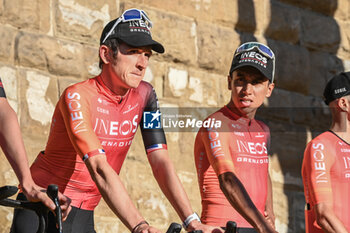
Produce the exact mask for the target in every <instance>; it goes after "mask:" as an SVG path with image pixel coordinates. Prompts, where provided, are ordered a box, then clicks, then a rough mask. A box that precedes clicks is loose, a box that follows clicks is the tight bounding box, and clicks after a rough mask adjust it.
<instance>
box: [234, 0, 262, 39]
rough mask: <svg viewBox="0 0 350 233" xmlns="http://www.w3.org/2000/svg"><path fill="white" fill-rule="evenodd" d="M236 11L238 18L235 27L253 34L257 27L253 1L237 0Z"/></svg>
mask: <svg viewBox="0 0 350 233" xmlns="http://www.w3.org/2000/svg"><path fill="white" fill-rule="evenodd" d="M237 11H238V12H237V16H238V20H237V23H236V24H235V29H236V30H238V31H240V32H248V33H253V34H254V32H255V31H256V29H257V24H256V21H257V20H256V15H255V7H254V1H253V0H238V1H237Z"/></svg>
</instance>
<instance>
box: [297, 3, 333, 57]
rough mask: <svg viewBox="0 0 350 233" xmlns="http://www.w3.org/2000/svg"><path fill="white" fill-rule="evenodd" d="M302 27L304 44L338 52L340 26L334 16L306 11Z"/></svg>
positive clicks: (311, 47)
mask: <svg viewBox="0 0 350 233" xmlns="http://www.w3.org/2000/svg"><path fill="white" fill-rule="evenodd" d="M315 5H318V4H315ZM301 28H302V34H301V38H300V39H301V45H302V46H304V47H306V48H309V49H313V50H318V51H325V52H329V53H333V54H335V53H337V51H338V49H339V46H340V28H339V25H338V23H337V21H335V19H334V18H333V17H330V16H322V15H319V14H317V13H313V12H307V11H304V12H303V13H302V22H301Z"/></svg>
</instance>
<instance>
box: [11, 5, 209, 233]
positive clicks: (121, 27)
mask: <svg viewBox="0 0 350 233" xmlns="http://www.w3.org/2000/svg"><path fill="white" fill-rule="evenodd" d="M151 26H152V22H151V21H150V19H149V18H148V16H147V15H146V13H145V12H144V11H142V10H139V9H129V10H126V11H125V12H124V13H123V14H122V16H120V17H119V18H117V19H115V20H112V21H111V22H109V23H108V24H107V25H106V26H105V28H104V30H103V32H102V35H101V39H100V48H99V56H100V67H101V69H102V71H101V74H100V75H99V76H97V77H95V78H92V79H89V80H86V81H84V82H80V83H77V84H75V85H72V86H70V87H68V88H67V89H66V90H65V91H64V92H63V94H62V96H61V98H60V100H59V102H58V103H57V105H56V109H55V112H54V115H53V118H52V123H51V130H50V135H49V139H48V142H47V146H46V148H45V151H43V152H41V153H40V154H39V155H38V157H37V159H36V161H35V162H34V164H33V165H32V167H31V172H32V175H33V179H34V180H35V182H37V183H38V184H40V185H43V186H47V185H48V184H50V183H57V184H58V186H59V190H60V191H61V192H62V193H64V194H65V195H67V196H68V197H70V198H71V199H72V204H71V205H72V211H71V212H70V214H69V215H68V218H67V221H66V222H65V223H64V224H63V232H65V233H92V232H95V229H94V216H93V210H94V208H95V207H96V205H97V204H98V202H99V201H100V198H101V197H103V198H104V200H105V201H106V203H107V204H108V206H109V207H110V208H111V210H112V211H113V212H114V213H115V214H116V215H117V216H118V217H119V218H120V219H121V221H122V222H123V223H124V224H125V225H126V226H127V227H128V228H129V229H130V231H131V232H133V233H140V232H143V233H160V231H159V230H158V229H156V228H154V227H152V226H150V225H149V224H148V223H147V222H146V221H145V219H144V218H143V217H142V216H141V214H140V213H139V212H138V210H137V209H136V207H135V206H134V204H133V202H132V201H131V199H130V197H129V196H128V194H127V192H126V190H125V187H124V186H123V184H122V182H121V180H120V178H119V175H118V174H119V171H120V169H121V166H122V164H123V161H124V159H125V156H126V154H127V151H128V149H129V147H130V145H131V142H132V140H133V138H134V135H135V133H136V130H137V128H138V125H140V126H141V133H142V137H143V141H144V145H145V148H146V151H147V158H148V161H149V163H150V166H151V168H152V171H153V174H154V176H155V178H156V180H157V182H158V184H159V186H160V188H161V190H162V191H163V192H164V194H165V195H166V197H167V198H168V200H169V201H170V203H171V204H172V205H173V207H174V209H175V210H176V212H177V213H178V215H179V217H180V218H181V220H182V221H184V225H185V226H186V230H203V231H204V232H208V231H209V230H210V229H212V227H208V226H205V225H203V224H201V223H200V219H199V218H198V217H196V214H195V213H193V211H192V208H191V206H190V203H189V200H188V197H187V195H186V193H185V192H184V189H183V187H182V185H181V183H180V181H179V178H178V177H177V175H176V173H175V169H174V166H173V164H172V163H171V161H170V159H169V156H168V152H167V147H166V141H165V136H164V132H163V130H162V129H145V128H143V124H142V123H143V120H142V117H143V113H144V112H146V111H148V112H151V113H152V112H157V111H158V108H159V106H158V101H157V97H156V94H155V92H154V90H153V88H152V86H151V85H150V84H149V83H146V82H144V81H142V79H143V77H144V75H145V71H146V68H147V66H148V62H149V59H150V57H151V55H152V50H154V51H156V52H158V53H163V52H164V48H163V46H162V45H161V44H160V43H158V42H156V41H154V40H153V39H152V37H151V32H150V28H151ZM156 116H157V115H155V117H156ZM19 198H20V197H19ZM22 198H23V197H22ZM33 215H34V217H35V213H28V212H26V211H24V210H16V212H15V215H14V221H13V225H12V232H13V233H15V232H16V233H22V232H25V233H32V232H35V230H36V227H35V222H37V220H36V219H35V218H33ZM51 225H54V224H51ZM51 225H50V224H49V226H50V227H52V226H51ZM53 228H54V226H53ZM49 231H50V232H54V230H53V229H51V228H50V230H49Z"/></svg>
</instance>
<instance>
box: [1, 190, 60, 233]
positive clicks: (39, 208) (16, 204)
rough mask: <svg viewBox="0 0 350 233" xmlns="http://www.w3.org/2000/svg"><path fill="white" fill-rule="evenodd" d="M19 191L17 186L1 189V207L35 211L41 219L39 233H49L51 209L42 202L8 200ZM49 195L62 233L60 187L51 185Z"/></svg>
mask: <svg viewBox="0 0 350 233" xmlns="http://www.w3.org/2000/svg"><path fill="white" fill-rule="evenodd" d="M17 191H18V188H17V187H15V186H3V187H1V188H0V205H2V206H7V207H12V208H17V209H27V210H32V211H34V212H35V213H36V214H37V215H38V217H39V228H38V231H37V233H45V232H46V231H47V226H48V225H47V222H48V221H47V214H48V212H49V209H48V208H47V207H46V206H45V205H44V204H43V203H41V202H30V201H19V200H12V199H8V197H10V196H12V195H14V194H15V193H16V192H17ZM47 194H48V196H49V197H50V198H51V199H52V201H53V202H54V203H55V206H56V208H55V214H56V217H55V218H56V223H57V225H58V232H59V233H62V215H61V207H60V205H59V202H58V187H57V185H49V186H48V188H47Z"/></svg>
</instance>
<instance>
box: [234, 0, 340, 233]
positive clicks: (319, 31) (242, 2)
mask: <svg viewBox="0 0 350 233" xmlns="http://www.w3.org/2000/svg"><path fill="white" fill-rule="evenodd" d="M238 4H239V5H238V10H239V12H238V13H239V19H238V23H237V25H236V26H235V30H236V31H237V32H238V33H239V34H240V39H241V43H244V42H247V41H256V38H255V37H254V36H253V34H254V32H255V31H256V16H255V10H254V7H257V5H258V4H259V3H257V2H255V4H254V2H253V0H238ZM269 4H270V11H271V19H270V21H269V24H268V27H267V28H266V30H265V32H264V36H265V38H266V40H267V42H268V45H269V47H270V48H272V50H273V51H274V52H275V55H276V75H275V80H276V81H275V84H276V88H277V89H275V91H274V93H273V95H272V97H271V98H270V99H269V107H268V109H265V110H267V111H264V109H262V111H259V112H258V115H257V117H258V118H261V119H263V120H264V121H265V122H267V124H268V125H269V127H270V130H271V138H272V140H271V141H272V144H271V148H270V154H271V155H273V156H272V158H271V161H273V167H272V169H271V176H272V177H273V180H275V181H276V180H278V181H277V183H281V185H282V187H283V193H284V196H283V195H277V194H276V193H275V194H274V198H275V199H276V200H275V206H274V207H275V214H276V216H277V217H278V218H279V219H284V220H282V221H280V222H278V223H277V227H278V230H279V232H293V233H297V232H305V224H304V206H305V199H304V193H303V185H302V178H301V165H302V159H303V153H304V149H305V146H306V143H307V141H308V140H310V139H311V138H313V137H315V136H317V135H318V134H320V133H321V132H323V131H324V130H326V129H327V128H328V127H329V125H330V115H329V112H327V110H326V108H325V105H323V103H322V98H321V96H322V93H323V88H324V86H325V85H326V83H327V81H328V80H329V79H330V78H331V77H332V76H333V75H335V74H336V73H339V72H340V71H343V70H344V67H343V65H342V62H341V60H340V59H339V58H338V57H337V56H336V54H337V51H338V49H339V47H340V30H339V26H338V24H337V22H336V21H335V19H334V13H335V10H336V9H337V7H338V2H337V0H328V1H322V3H320V4H314V2H313V1H312V0H306V1H295V0H279V1H277V0H271V1H270V3H269ZM316 119H317V120H316ZM308 132H311V133H308ZM275 184H276V183H275ZM277 186H278V185H277ZM286 202H287V203H286ZM276 203H278V204H279V205H278V206H276ZM285 205H287V206H286V207H284V206H285ZM286 214H287V215H288V217H287V216H285V215H286Z"/></svg>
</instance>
